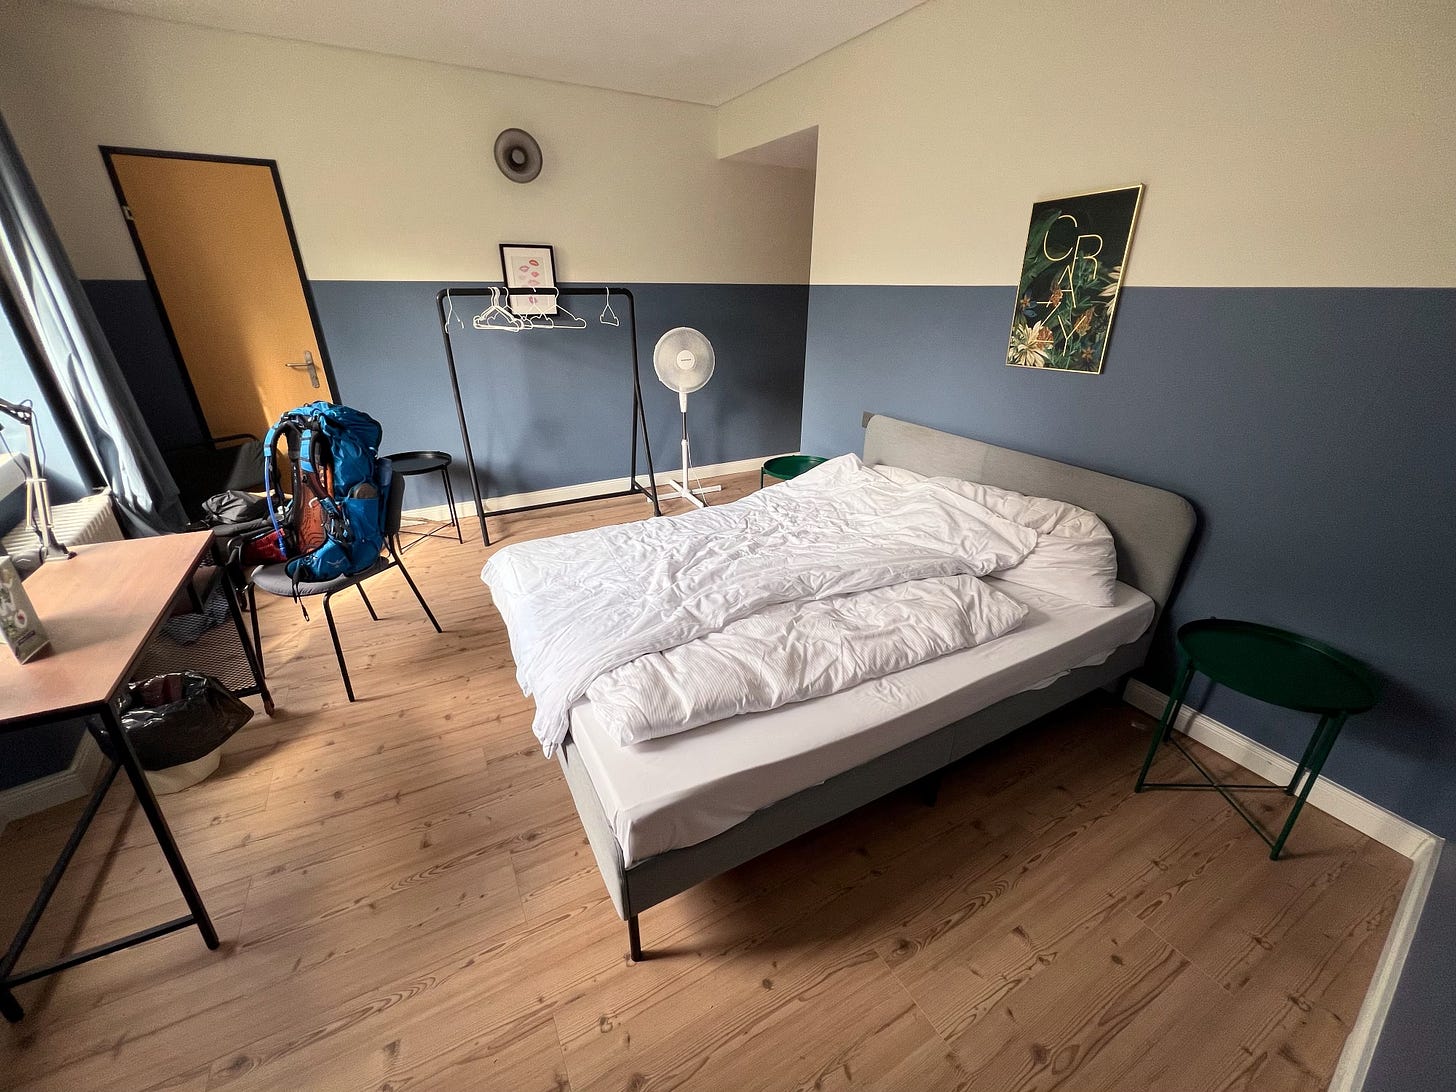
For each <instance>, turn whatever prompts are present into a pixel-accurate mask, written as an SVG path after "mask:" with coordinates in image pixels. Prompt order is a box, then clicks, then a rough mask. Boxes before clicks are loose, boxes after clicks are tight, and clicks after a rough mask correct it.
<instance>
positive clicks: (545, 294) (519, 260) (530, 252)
mask: <svg viewBox="0 0 1456 1092" xmlns="http://www.w3.org/2000/svg"><path fill="white" fill-rule="evenodd" d="M500 254H501V279H502V280H504V281H505V282H506V294H507V296H508V297H509V303H510V307H511V310H512V311H514V312H515V313H516V314H518V315H554V314H556V252H555V251H554V250H552V249H551V247H550V245H549V244H546V243H501V245H500Z"/></svg>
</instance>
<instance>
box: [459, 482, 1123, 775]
mask: <svg viewBox="0 0 1456 1092" xmlns="http://www.w3.org/2000/svg"><path fill="white" fill-rule="evenodd" d="M967 486H968V483H965V482H958V481H953V480H951V479H922V478H917V477H914V476H911V479H903V478H900V479H895V478H893V477H892V476H887V475H886V474H880V473H876V472H875V471H874V470H871V469H870V468H868V467H866V466H864V465H863V464H862V463H861V462H860V461H859V459H857V458H856V457H854V456H852V455H848V456H842V457H840V458H838V459H832V460H830V461H829V462H827V463H824V464H822V465H821V466H819V467H817V468H815V469H814V470H812V471H810V472H809V473H807V474H804V475H802V476H801V477H799V478H797V479H795V480H793V481H791V482H787V483H785V484H783V485H780V486H775V487H774V488H772V489H768V490H763V491H760V492H758V493H755V494H753V495H751V496H749V497H747V498H744V499H743V500H741V501H737V502H735V503H733V504H727V505H720V506H716V507H713V508H708V509H704V510H701V511H697V512H693V513H689V514H688V515H685V516H678V517H674V518H672V519H658V520H645V521H643V522H640V523H632V524H625V525H622V526H616V527H605V528H598V529H594V530H590V531H582V532H578V533H576V534H571V535H563V536H560V537H557V538H550V539H542V540H538V541H535V542H527V543H520V544H514V545H511V546H507V547H505V548H504V549H502V550H500V551H499V552H498V553H497V554H496V555H495V556H494V557H492V558H491V560H490V561H489V562H488V563H487V564H486V566H485V568H484V570H483V571H482V573H481V577H482V579H483V580H484V581H485V582H486V583H487V584H489V585H490V588H491V591H492V595H493V598H494V600H495V603H496V606H497V608H498V609H499V610H500V612H501V614H502V616H503V617H504V619H505V621H506V625H507V629H508V632H509V634H510V640H511V651H512V654H513V656H514V657H515V661H516V667H517V672H516V674H517V680H518V681H519V682H520V684H521V688H522V690H523V691H524V692H525V693H527V694H528V695H533V696H534V697H535V699H536V719H535V723H534V725H533V727H534V729H535V732H536V735H537V737H538V738H539V739H540V740H541V743H542V746H543V748H544V749H545V751H546V753H547V754H548V755H549V754H551V753H552V752H553V750H554V749H555V748H556V746H557V745H559V744H560V742H561V740H562V738H563V737H564V736H565V733H566V730H567V723H568V713H569V709H570V707H571V704H572V703H573V702H574V701H576V700H577V699H579V698H581V697H582V696H583V695H586V694H588V692H589V690H591V689H592V688H593V686H594V685H595V687H596V690H595V692H594V693H593V695H592V700H593V702H594V703H595V702H596V700H597V699H598V698H599V697H600V698H601V699H602V700H603V702H604V704H605V706H606V707H610V708H613V709H615V710H617V711H618V716H619V719H618V720H616V721H615V722H614V724H613V726H612V727H611V728H609V731H611V732H612V733H613V735H614V737H616V738H618V739H619V740H621V741H623V742H631V741H633V740H635V739H640V738H652V737H653V736H656V735H662V734H666V732H667V731H681V730H684V729H685V728H687V727H692V726H695V724H693V723H689V722H695V723H696V724H701V723H706V722H707V721H709V720H716V719H721V717H722V716H729V715H733V713H735V712H744V711H748V709H750V708H752V709H768V708H774V707H776V706H777V705H780V704H784V703H786V702H788V701H798V700H803V699H804V698H807V697H812V696H816V695H818V694H820V693H829V692H832V691H833V690H837V689H843V688H844V687H845V686H848V685H853V684H854V683H855V682H859V681H863V680H864V679H867V678H872V677H876V674H875V673H877V674H886V673H888V672H890V671H895V670H899V669H901V668H902V667H907V666H912V663H918V662H920V661H921V660H924V659H928V658H931V657H933V656H938V655H941V654H943V653H944V652H948V651H952V650H953V649H955V648H963V647H967V646H968V645H969V644H975V643H977V642H978V641H983V640H989V639H991V637H994V636H997V635H999V633H1002V632H1006V630H1008V629H1010V628H1014V626H1015V625H1016V624H1018V623H1019V621H1020V616H1019V614H1018V610H1017V607H1016V604H1015V603H1014V601H1012V600H1010V599H1008V598H1007V597H1005V596H1001V595H1000V594H999V593H996V592H994V591H992V590H991V589H989V588H987V587H985V586H984V585H982V584H981V583H980V582H979V581H976V580H973V579H962V580H959V581H957V580H950V581H945V580H941V581H940V582H938V583H936V582H935V581H936V580H937V578H973V577H977V576H984V575H986V574H987V573H991V572H999V571H1002V570H1006V569H1010V568H1012V567H1014V566H1019V565H1021V564H1022V563H1023V562H1025V561H1026V560H1027V558H1028V557H1029V556H1030V555H1031V554H1032V553H1033V551H1034V550H1036V549H1037V547H1038V543H1039V542H1041V541H1044V540H1045V539H1046V536H1047V531H1048V530H1049V525H1048V524H1047V523H1046V520H1045V519H1044V518H1043V517H1044V515H1045V512H1044V511H1042V510H1041V509H1039V508H1037V505H1045V504H1048V503H1054V502H1035V503H1033V502H1034V498H1022V497H1019V495H1018V494H1006V493H1004V491H1000V490H996V491H992V492H991V493H984V492H982V493H978V492H977V491H978V490H985V488H986V487H981V486H975V487H970V488H967ZM993 494H994V495H993ZM1008 498H1010V499H1009V500H1008ZM1021 502H1024V503H1021ZM1062 508H1064V509H1065V510H1066V511H1065V512H1062V513H1061V516H1062V518H1065V519H1066V520H1075V519H1076V518H1078V514H1082V515H1090V514H1087V513H1082V510H1081V509H1075V508H1072V507H1071V506H1069V505H1066V506H1062ZM1023 509H1024V511H1023ZM1052 522H1053V523H1055V522H1056V520H1055V518H1053V520H1052ZM1092 522H1093V523H1094V524H1095V525H1096V527H1099V528H1100V527H1101V524H1100V521H1097V520H1096V517H1095V516H1094V517H1092ZM1101 531H1102V534H1104V535H1105V534H1106V529H1105V528H1101ZM1107 543H1108V546H1109V549H1110V543H1111V538H1110V536H1107ZM1114 565H1115V562H1114ZM1114 572H1115V569H1114ZM912 582H914V583H912ZM877 589H882V590H881V591H880V592H879V593H878V594H877V595H875V596H872V597H870V598H867V599H861V598H860V595H861V594H862V593H867V592H871V591H875V590H877ZM841 597H844V598H841ZM776 608H777V609H776ZM897 612H898V615H897ZM897 617H898V618H899V619H900V622H899V623H897V622H896V621H895V620H896V618H897ZM905 618H913V619H915V621H914V622H912V623H910V624H911V625H912V626H914V627H916V628H915V629H914V631H913V632H907V634H906V636H905V637H903V638H900V639H899V640H898V641H897V640H896V637H897V636H898V634H897V633H889V634H888V635H887V631H889V630H891V629H892V628H895V627H897V626H898V627H903V624H904V619H905ZM806 627H807V628H806ZM796 630H797V633H796V632H795V631H796ZM775 631H778V639H777V640H776V639H775ZM826 641H828V642H830V643H833V644H834V645H835V647H837V648H838V649H839V650H840V654H838V655H836V656H834V657H826V656H824V655H821V654H820V652H819V650H818V649H817V645H819V644H823V643H825V642H826ZM768 650H773V654H772V655H767V651H768ZM917 657H918V658H917ZM730 664H731V665H732V666H731V668H730V667H729V666H728V665H730ZM730 671H731V672H732V673H733V675H734V677H733V679H732V680H731V681H730V680H729V679H728V678H727V673H728V672H730ZM735 691H737V693H736V695H735ZM633 695H635V696H633Z"/></svg>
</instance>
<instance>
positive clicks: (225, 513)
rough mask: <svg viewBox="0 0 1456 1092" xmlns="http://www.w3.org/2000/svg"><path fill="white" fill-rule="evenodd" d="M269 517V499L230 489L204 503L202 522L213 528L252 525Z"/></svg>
mask: <svg viewBox="0 0 1456 1092" xmlns="http://www.w3.org/2000/svg"><path fill="white" fill-rule="evenodd" d="M267 515H268V498H267V497H257V496H254V495H253V494H252V493H244V492H243V491H242V490H241V489H229V490H228V491H227V492H226V493H218V494H217V495H216V496H212V497H208V498H207V499H206V500H205V501H203V502H202V522H204V523H206V524H208V525H209V526H211V527H225V526H228V525H229V524H235V523H252V522H253V521H254V520H260V519H263V518H264V517H266V516H267Z"/></svg>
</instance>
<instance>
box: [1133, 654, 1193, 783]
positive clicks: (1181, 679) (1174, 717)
mask: <svg viewBox="0 0 1456 1092" xmlns="http://www.w3.org/2000/svg"><path fill="white" fill-rule="evenodd" d="M1192 682H1193V661H1192V660H1190V659H1188V657H1186V656H1185V655H1183V653H1182V651H1181V650H1180V651H1179V653H1178V679H1177V681H1176V682H1174V684H1173V692H1172V693H1171V694H1169V695H1168V704H1167V705H1165V706H1164V707H1163V716H1162V719H1160V720H1159V721H1158V728H1157V731H1155V732H1154V733H1153V741H1152V743H1150V744H1149V745H1148V757H1147V758H1145V759H1143V768H1142V769H1141V770H1140V771H1139V772H1138V779H1137V784H1136V785H1134V786H1133V792H1142V791H1143V782H1145V781H1147V779H1148V771H1149V770H1150V769H1152V767H1153V759H1154V758H1156V757H1157V755H1158V748H1159V747H1160V746H1162V744H1163V741H1164V740H1165V739H1167V738H1168V733H1169V732H1171V731H1172V730H1173V725H1174V724H1175V723H1177V721H1178V713H1179V712H1180V711H1181V710H1182V708H1183V699H1184V698H1186V697H1187V696H1188V687H1189V684H1191V683H1192Z"/></svg>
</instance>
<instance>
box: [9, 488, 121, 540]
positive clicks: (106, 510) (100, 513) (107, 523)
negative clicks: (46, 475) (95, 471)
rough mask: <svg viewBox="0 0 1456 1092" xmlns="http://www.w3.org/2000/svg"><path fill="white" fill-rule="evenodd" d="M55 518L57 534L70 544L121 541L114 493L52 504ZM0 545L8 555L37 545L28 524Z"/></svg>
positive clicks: (17, 528) (52, 516) (10, 534)
mask: <svg viewBox="0 0 1456 1092" xmlns="http://www.w3.org/2000/svg"><path fill="white" fill-rule="evenodd" d="M51 519H52V520H53V521H54V522H55V525H56V537H57V538H58V539H60V540H61V542H62V544H63V545H66V546H85V545H86V544H88V543H92V542H120V541H121V537H122V535H121V525H120V524H118V523H117V522H116V513H115V512H113V511H112V508H111V494H110V493H96V494H93V495H92V496H89V497H82V498H81V499H80V500H78V501H73V502H72V503H70V504H56V505H52V506H51ZM0 545H3V546H4V547H5V552H6V553H8V554H26V553H32V552H34V550H35V548H36V540H35V535H34V534H33V533H32V532H31V530H30V528H29V527H27V526H26V525H25V524H23V523H22V524H21V525H20V526H19V527H16V528H15V529H14V530H12V531H11V532H10V533H9V534H7V535H6V536H5V537H4V538H3V539H0Z"/></svg>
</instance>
